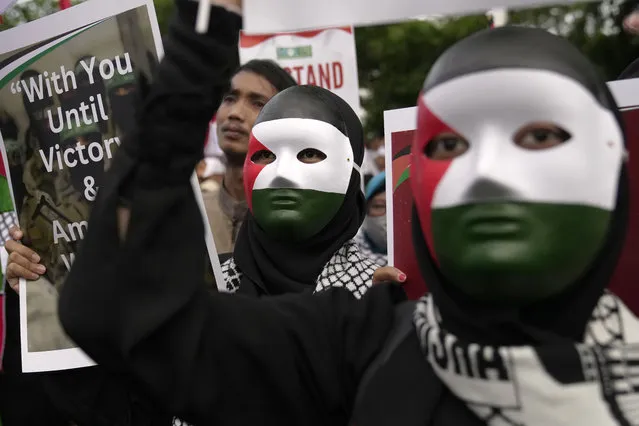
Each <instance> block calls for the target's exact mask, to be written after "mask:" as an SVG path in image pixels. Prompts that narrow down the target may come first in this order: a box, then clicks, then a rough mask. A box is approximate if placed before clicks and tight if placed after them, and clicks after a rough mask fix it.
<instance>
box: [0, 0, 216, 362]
mask: <svg viewBox="0 0 639 426" xmlns="http://www.w3.org/2000/svg"><path fill="white" fill-rule="evenodd" d="M0 40H2V42H1V43H0V46H2V47H0V116H3V117H5V119H4V120H3V121H0V134H1V135H2V142H3V151H4V154H5V155H6V158H7V164H8V170H7V176H8V178H9V182H10V187H11V190H12V194H13V199H14V200H15V207H16V211H17V214H18V220H19V224H20V227H21V229H22V231H23V234H24V238H23V240H22V243H23V244H25V245H27V246H28V247H30V248H32V249H33V250H34V251H35V252H36V253H38V254H39V255H40V258H41V263H42V264H43V265H44V266H45V267H46V272H45V273H44V274H43V275H42V276H41V278H39V279H38V280H36V281H29V282H25V281H22V282H21V285H20V315H21V342H22V365H23V371H25V372H33V371H47V370H60V369H68V368H79V367H84V366H89V365H93V362H92V361H91V360H90V359H89V358H88V357H87V356H86V355H85V354H84V353H83V352H82V351H81V350H80V349H79V348H77V347H76V346H75V344H74V343H73V342H72V341H71V340H70V339H69V338H68V336H67V335H66V333H65V332H64V330H63V329H62V326H61V324H60V322H59V319H58V314H57V299H58V294H59V290H60V288H61V286H62V285H63V283H64V280H65V278H66V276H67V274H68V272H69V270H70V268H71V267H72V265H73V261H74V258H75V256H76V252H77V250H78V247H79V244H80V242H81V241H82V239H83V238H84V236H85V234H86V232H87V226H88V219H89V214H90V210H91V205H92V203H93V201H94V200H95V198H96V196H97V194H98V191H99V189H100V187H101V186H102V185H103V184H104V179H105V171H106V170H108V168H109V167H110V165H111V163H112V162H113V158H114V156H115V154H116V152H117V150H118V149H119V147H120V145H121V144H122V142H123V141H124V140H126V137H127V135H128V134H129V133H130V132H131V130H132V128H133V127H134V125H135V111H136V108H137V106H138V105H139V104H140V102H141V95H142V93H143V92H144V90H145V88H147V87H148V85H149V84H150V83H151V78H152V75H153V71H154V68H155V66H156V65H157V63H158V57H159V56H161V54H162V49H161V38H160V33H159V28H158V26H157V19H156V17H155V11H154V9H153V3H152V1H150V0H134V1H128V0H113V1H109V2H103V1H100V0H92V1H88V2H86V3H83V4H80V5H78V6H76V7H74V8H71V9H67V10H65V11H62V12H59V13H56V14H54V15H50V16H48V17H45V18H43V19H40V20H37V21H34V22H31V23H28V24H25V25H22V26H19V27H16V28H14V29H11V30H8V31H5V32H3V33H1V34H0ZM7 40H8V41H7ZM5 41H7V42H6V43H5ZM18 43H20V45H17V44H18ZM5 46H7V47H6V48H5ZM5 49H6V50H5ZM5 135H6V137H5ZM197 188H198V190H197V191H195V193H196V197H197V196H199V201H200V204H201V194H200V192H199V186H197ZM206 229H207V231H208V234H210V230H208V227H207V228H206ZM207 244H208V245H209V255H210V258H211V264H212V268H211V271H212V272H213V274H212V275H214V278H213V281H214V283H213V285H215V282H220V281H219V279H218V277H221V270H220V267H219V261H218V259H217V254H216V253H215V249H214V243H213V242H212V238H211V237H210V235H207ZM87 279H91V277H87Z"/></svg>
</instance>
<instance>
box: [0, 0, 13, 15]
mask: <svg viewBox="0 0 639 426" xmlns="http://www.w3.org/2000/svg"><path fill="white" fill-rule="evenodd" d="M15 2H16V0H0V15H2V14H3V13H4V12H5V11H6V10H7V9H9V8H10V7H11V6H13V4H14V3H15Z"/></svg>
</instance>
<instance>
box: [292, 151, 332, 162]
mask: <svg viewBox="0 0 639 426" xmlns="http://www.w3.org/2000/svg"><path fill="white" fill-rule="evenodd" d="M297 159H298V160H299V161H301V162H302V163H306V164H314V163H319V162H320V161H324V160H326V154H324V153H323V152H322V151H320V150H318V149H315V148H306V149H303V150H301V151H300V152H299V153H298V154H297Z"/></svg>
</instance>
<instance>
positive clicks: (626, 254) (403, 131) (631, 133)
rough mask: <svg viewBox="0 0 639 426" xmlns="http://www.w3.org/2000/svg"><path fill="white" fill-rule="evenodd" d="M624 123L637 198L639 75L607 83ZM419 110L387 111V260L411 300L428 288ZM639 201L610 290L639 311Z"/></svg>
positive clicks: (632, 193) (630, 222) (631, 177)
mask: <svg viewBox="0 0 639 426" xmlns="http://www.w3.org/2000/svg"><path fill="white" fill-rule="evenodd" d="M608 85H609V87H610V89H611V90H612V93H613V95H614V97H615V100H616V101H617V105H618V106H619V108H620V110H621V112H622V115H623V118H624V122H625V125H626V132H627V140H628V148H629V151H630V153H631V154H630V163H629V167H628V171H629V175H630V193H631V196H632V197H634V198H637V197H639V166H638V165H637V163H638V162H639V160H638V159H637V157H636V156H635V157H633V155H632V153H633V152H635V153H636V152H639V79H632V80H622V81H613V82H609V83H608ZM416 114H417V108H416V107H411V108H402V109H395V110H390V111H385V112H384V136H385V139H386V164H387V167H386V170H387V171H386V173H387V179H386V205H387V208H386V211H387V220H388V227H387V229H388V231H387V232H388V263H389V265H393V266H395V267H397V268H399V269H400V270H402V271H403V272H405V273H406V275H407V277H408V280H407V282H406V284H405V285H404V289H405V290H406V292H407V294H408V296H409V298H411V299H416V298H418V297H420V296H422V295H423V294H424V292H425V291H426V290H427V287H428V283H424V281H423V280H422V278H421V273H420V271H419V265H418V263H417V259H416V257H415V252H414V248H413V237H412V229H411V227H412V225H411V222H412V209H413V202H412V192H411V188H410V183H409V180H410V162H411V156H410V149H411V144H412V141H413V135H414V132H415V127H416V123H417V115H416ZM637 256H639V204H634V205H631V212H630V221H629V224H628V230H627V233H626V241H625V246H624V250H623V252H622V255H621V258H620V261H619V264H618V265H617V269H616V271H615V275H614V276H613V279H612V284H611V287H610V288H611V289H612V291H613V292H615V294H617V295H618V296H619V297H621V298H622V299H623V300H624V302H625V303H626V304H627V305H628V306H629V307H630V308H631V309H633V310H634V312H635V313H639V298H638V297H637V295H638V290H637V289H636V287H635V286H634V282H633V280H632V279H631V277H636V276H639V263H637V262H636V259H637Z"/></svg>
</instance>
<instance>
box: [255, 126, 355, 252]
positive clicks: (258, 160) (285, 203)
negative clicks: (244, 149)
mask: <svg viewBox="0 0 639 426" xmlns="http://www.w3.org/2000/svg"><path fill="white" fill-rule="evenodd" d="M353 167H356V165H355V163H354V160H353V149H352V147H351V144H350V141H349V139H348V138H347V137H346V136H345V135H344V134H343V133H342V132H340V131H339V130H338V129H337V128H335V127H334V126H332V125H331V124H329V123H326V122H324V121H320V120H312V119H302V118H284V119H279V120H271V121H265V122H261V123H258V124H257V125H255V126H254V127H253V130H252V132H251V137H250V139H249V147H248V154H247V156H246V161H245V163H244V189H245V192H246V199H247V201H248V205H249V209H250V210H251V212H252V213H253V216H254V217H255V220H256V221H257V223H258V225H260V227H261V228H262V229H264V231H266V232H267V233H269V235H272V236H273V237H275V238H279V239H284V240H290V241H303V240H306V239H308V238H310V237H311V236H313V235H315V234H317V233H318V232H320V231H321V230H322V229H323V228H324V227H325V226H326V225H327V224H328V223H329V222H330V220H331V219H332V218H333V217H334V216H335V214H336V213H337V211H338V210H339V208H340V207H341V205H342V203H343V202H344V197H345V195H346V191H347V190H348V185H349V182H350V179H351V173H352V170H353Z"/></svg>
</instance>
